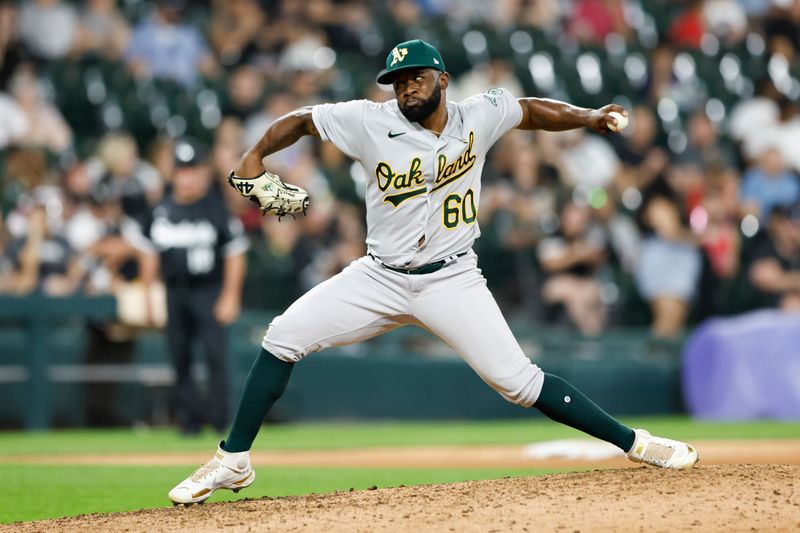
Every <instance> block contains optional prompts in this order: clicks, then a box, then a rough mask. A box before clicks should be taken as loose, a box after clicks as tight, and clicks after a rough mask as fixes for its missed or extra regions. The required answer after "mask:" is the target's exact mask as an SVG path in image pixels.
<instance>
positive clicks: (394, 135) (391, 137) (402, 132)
mask: <svg viewBox="0 0 800 533" xmlns="http://www.w3.org/2000/svg"><path fill="white" fill-rule="evenodd" d="M406 133H407V132H405V131H401V132H394V131H390V132H389V138H390V139H394V138H395V137H399V136H401V135H405V134H406Z"/></svg>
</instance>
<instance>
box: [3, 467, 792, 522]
mask: <svg viewBox="0 0 800 533" xmlns="http://www.w3.org/2000/svg"><path fill="white" fill-rule="evenodd" d="M12 530H13V531H23V532H33V531H48V532H50V531H75V532H77V531H87V530H91V531H108V532H118V531H187V532H188V531H192V532H194V531H221V530H222V531H230V532H244V531H313V532H347V533H353V532H357V531H414V532H423V531H458V532H461V531H482V532H484V531H485V532H490V531H496V532H504V531H567V532H574V531H704V532H705V531H750V530H756V531H798V530H800V467H799V466H792V465H712V466H699V467H697V468H695V469H693V470H689V471H683V472H676V471H667V470H659V469H654V468H648V467H638V468H627V469H619V470H596V471H592V472H583V473H575V474H559V475H551V476H544V477H529V478H505V479H499V480H490V481H471V482H464V483H453V484H447V485H427V486H416V487H397V488H385V489H375V490H367V491H354V492H338V493H334V494H322V495H310V496H298V497H286V498H278V499H269V498H263V499H259V500H244V501H238V502H231V503H216V504H215V503H209V504H205V505H202V506H193V507H188V508H184V507H171V508H163V509H151V510H144V511H136V512H130V513H117V514H106V515H84V516H78V517H73V518H63V519H56V520H44V521H40V522H27V523H23V524H12V525H8V526H0V532H5V531H12Z"/></svg>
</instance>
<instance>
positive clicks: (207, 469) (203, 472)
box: [189, 459, 222, 483]
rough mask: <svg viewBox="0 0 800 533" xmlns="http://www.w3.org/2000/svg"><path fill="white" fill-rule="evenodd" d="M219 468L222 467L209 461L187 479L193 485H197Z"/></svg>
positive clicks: (215, 462)
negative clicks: (192, 482)
mask: <svg viewBox="0 0 800 533" xmlns="http://www.w3.org/2000/svg"><path fill="white" fill-rule="evenodd" d="M220 466H222V465H221V464H220V463H219V462H217V461H214V460H213V459H212V460H211V461H209V462H207V463H206V464H204V465H203V466H201V467H200V468H198V469H197V470H195V472H194V474H192V475H191V477H190V478H189V479H191V480H192V481H194V482H195V483H198V482H199V481H200V480H201V479H203V478H204V477H206V476H207V475H208V474H210V473H211V472H213V471H214V470H216V469H217V468H219V467H220Z"/></svg>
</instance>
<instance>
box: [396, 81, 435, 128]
mask: <svg viewBox="0 0 800 533" xmlns="http://www.w3.org/2000/svg"><path fill="white" fill-rule="evenodd" d="M441 101H442V84H441V82H439V81H437V82H436V87H434V88H433V94H432V95H431V96H430V98H428V99H427V100H425V101H423V102H422V103H421V104H419V105H417V106H414V107H407V106H403V105H402V104H398V106H399V107H400V112H401V113H403V116H404V117H406V118H407V119H408V121H409V122H422V121H423V120H425V119H426V118H428V117H429V116H431V115H432V114H433V112H434V111H436V108H437V107H439V102H441Z"/></svg>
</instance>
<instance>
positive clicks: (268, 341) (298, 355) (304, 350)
mask: <svg viewBox="0 0 800 533" xmlns="http://www.w3.org/2000/svg"><path fill="white" fill-rule="evenodd" d="M293 337H294V336H293V335H291V334H290V333H289V332H287V331H285V330H284V328H281V327H280V326H275V324H274V323H272V324H270V325H269V327H268V328H267V333H266V334H265V335H264V339H263V340H262V341H261V347H262V348H264V349H265V350H267V351H268V352H269V353H271V354H272V355H274V356H275V357H277V358H278V359H280V360H281V361H285V362H287V363H296V362H298V361H300V360H301V359H302V358H304V357H305V356H306V355H308V354H309V353H310V352H311V351H312V350H309V349H308V347H306V346H302V345H301V344H300V343H299V342H298V341H297V340H294V338H293Z"/></svg>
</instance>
